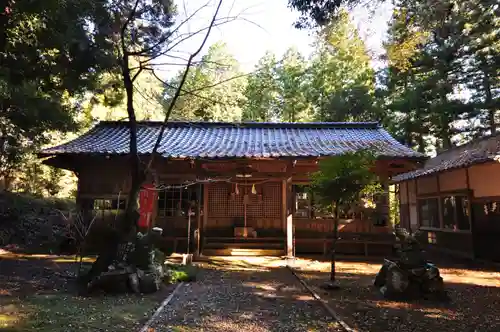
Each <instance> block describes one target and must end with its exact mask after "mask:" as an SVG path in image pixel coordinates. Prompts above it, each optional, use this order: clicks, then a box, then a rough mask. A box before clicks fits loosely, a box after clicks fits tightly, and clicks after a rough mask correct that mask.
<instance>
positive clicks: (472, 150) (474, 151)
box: [392, 134, 500, 183]
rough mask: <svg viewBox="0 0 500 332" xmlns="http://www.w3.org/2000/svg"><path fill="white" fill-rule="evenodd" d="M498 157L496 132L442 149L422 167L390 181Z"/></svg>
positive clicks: (498, 148)
mask: <svg viewBox="0 0 500 332" xmlns="http://www.w3.org/2000/svg"><path fill="white" fill-rule="evenodd" d="M499 157H500V134H497V135H494V136H488V137H484V138H481V139H478V140H474V141H472V142H470V143H467V144H464V145H460V146H458V147H455V148H452V149H449V150H446V151H443V152H442V153H440V154H438V155H437V156H436V157H434V158H431V159H429V160H427V161H426V162H425V164H424V166H423V167H422V168H420V169H417V170H415V171H412V172H408V173H403V174H400V175H398V176H395V177H394V178H392V182H394V183H396V182H401V181H406V180H411V179H415V178H418V177H421V176H425V175H431V174H434V173H438V172H443V171H447V170H451V169H456V168H461V167H467V166H471V165H473V164H478V163H483V162H486V161H494V160H497V159H498V158H499Z"/></svg>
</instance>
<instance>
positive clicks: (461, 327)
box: [296, 257, 500, 332]
mask: <svg viewBox="0 0 500 332" xmlns="http://www.w3.org/2000/svg"><path fill="white" fill-rule="evenodd" d="M432 260H433V261H434V262H435V263H437V265H438V267H439V268H440V271H441V274H442V276H443V279H444V281H445V286H446V289H447V292H448V295H449V297H450V301H449V302H447V303H443V302H435V301H430V300H414V301H408V302H403V301H393V300H387V299H384V298H383V297H382V295H381V294H380V292H379V291H378V290H377V289H375V288H374V287H373V279H374V277H375V274H376V273H377V272H378V270H379V268H380V266H381V263H382V259H379V260H378V262H377V260H365V261H363V260H356V261H346V260H343V261H340V262H338V263H337V278H338V284H339V285H340V286H341V289H340V290H338V291H332V292H325V291H323V290H321V288H320V286H321V284H322V283H324V281H325V280H327V278H328V276H329V269H330V263H329V262H327V261H324V260H323V261H320V260H311V259H298V260H297V261H296V268H297V270H298V271H299V275H300V276H301V277H302V278H304V279H305V280H306V281H307V282H308V283H309V284H310V285H312V286H313V288H314V289H315V290H316V291H317V292H318V293H319V294H320V296H322V297H323V298H325V299H327V300H328V303H329V304H330V306H332V307H333V308H334V309H335V310H338V311H339V313H341V314H342V316H343V317H345V318H346V320H347V321H348V322H349V323H350V324H351V325H352V326H355V327H357V328H359V329H361V330H364V331H373V332H378V331H381V332H382V331H422V332H424V331H481V332H483V331H500V272H498V271H499V270H498V268H497V267H495V266H488V265H487V264H486V265H485V264H479V263H474V262H468V261H465V260H450V259H443V258H442V257H433V258H432Z"/></svg>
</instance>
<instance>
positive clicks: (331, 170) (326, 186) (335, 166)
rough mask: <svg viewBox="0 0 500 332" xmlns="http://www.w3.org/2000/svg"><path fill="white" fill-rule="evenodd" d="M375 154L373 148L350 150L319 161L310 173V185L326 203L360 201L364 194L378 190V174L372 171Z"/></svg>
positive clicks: (329, 204) (327, 204)
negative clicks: (315, 170)
mask: <svg viewBox="0 0 500 332" xmlns="http://www.w3.org/2000/svg"><path fill="white" fill-rule="evenodd" d="M375 160H376V157H375V155H374V153H373V152H371V151H370V150H361V151H358V152H347V153H345V154H343V155H340V156H335V157H331V158H328V159H324V160H322V161H320V164H319V171H317V172H315V173H313V174H312V175H311V181H312V182H311V188H312V190H313V192H314V194H315V195H316V196H315V197H318V198H319V200H320V201H321V204H322V205H323V206H331V205H333V206H335V207H338V206H340V205H346V204H351V203H355V202H358V201H359V199H360V198H361V196H362V195H363V194H365V195H366V194H369V193H372V192H373V191H375V190H376V189H377V188H378V187H377V185H376V181H377V176H376V175H375V174H374V173H373V172H372V167H373V166H374V163H375Z"/></svg>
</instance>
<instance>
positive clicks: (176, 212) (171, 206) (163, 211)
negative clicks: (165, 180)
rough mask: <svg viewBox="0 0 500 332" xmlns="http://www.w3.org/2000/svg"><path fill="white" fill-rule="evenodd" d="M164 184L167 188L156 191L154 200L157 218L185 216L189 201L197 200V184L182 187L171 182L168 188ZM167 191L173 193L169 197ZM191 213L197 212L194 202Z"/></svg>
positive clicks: (193, 214) (194, 214)
mask: <svg viewBox="0 0 500 332" xmlns="http://www.w3.org/2000/svg"><path fill="white" fill-rule="evenodd" d="M165 186H166V187H167V188H165V189H164V190H159V191H158V198H157V201H156V203H157V204H156V211H157V212H156V214H157V216H158V217H159V218H183V217H185V218H187V217H188V215H187V213H188V210H189V205H190V204H191V202H192V201H195V202H198V194H199V193H198V190H199V188H198V187H197V186H187V187H183V186H180V185H178V184H172V185H171V186H172V187H170V188H168V186H169V185H165ZM169 192H172V193H173V194H172V196H170V197H169V196H168V193H169ZM184 193H186V195H187V197H184ZM162 202H163V203H162ZM179 205H180V206H179ZM191 213H192V214H191V216H196V214H197V213H198V209H197V207H196V203H195V205H194V206H193V209H192V211H191Z"/></svg>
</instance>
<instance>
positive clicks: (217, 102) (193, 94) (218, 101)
mask: <svg viewBox="0 0 500 332" xmlns="http://www.w3.org/2000/svg"><path fill="white" fill-rule="evenodd" d="M151 71H152V74H153V76H154V77H155V78H156V79H157V80H158V81H160V82H161V83H162V84H163V85H165V86H166V87H169V88H172V89H178V88H179V87H178V86H175V85H172V84H170V83H168V82H165V81H164V80H162V79H161V78H160V77H158V75H157V74H156V73H155V72H154V71H153V70H152V69H151ZM181 92H182V94H181V95H180V96H185V95H191V96H194V97H197V98H200V99H204V100H207V101H209V102H211V103H214V104H219V105H222V106H235V105H236V103H235V104H231V103H224V102H221V101H220V100H217V99H212V98H209V97H206V96H202V95H200V94H197V93H196V92H192V91H189V90H185V89H181ZM180 96H179V97H180Z"/></svg>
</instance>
